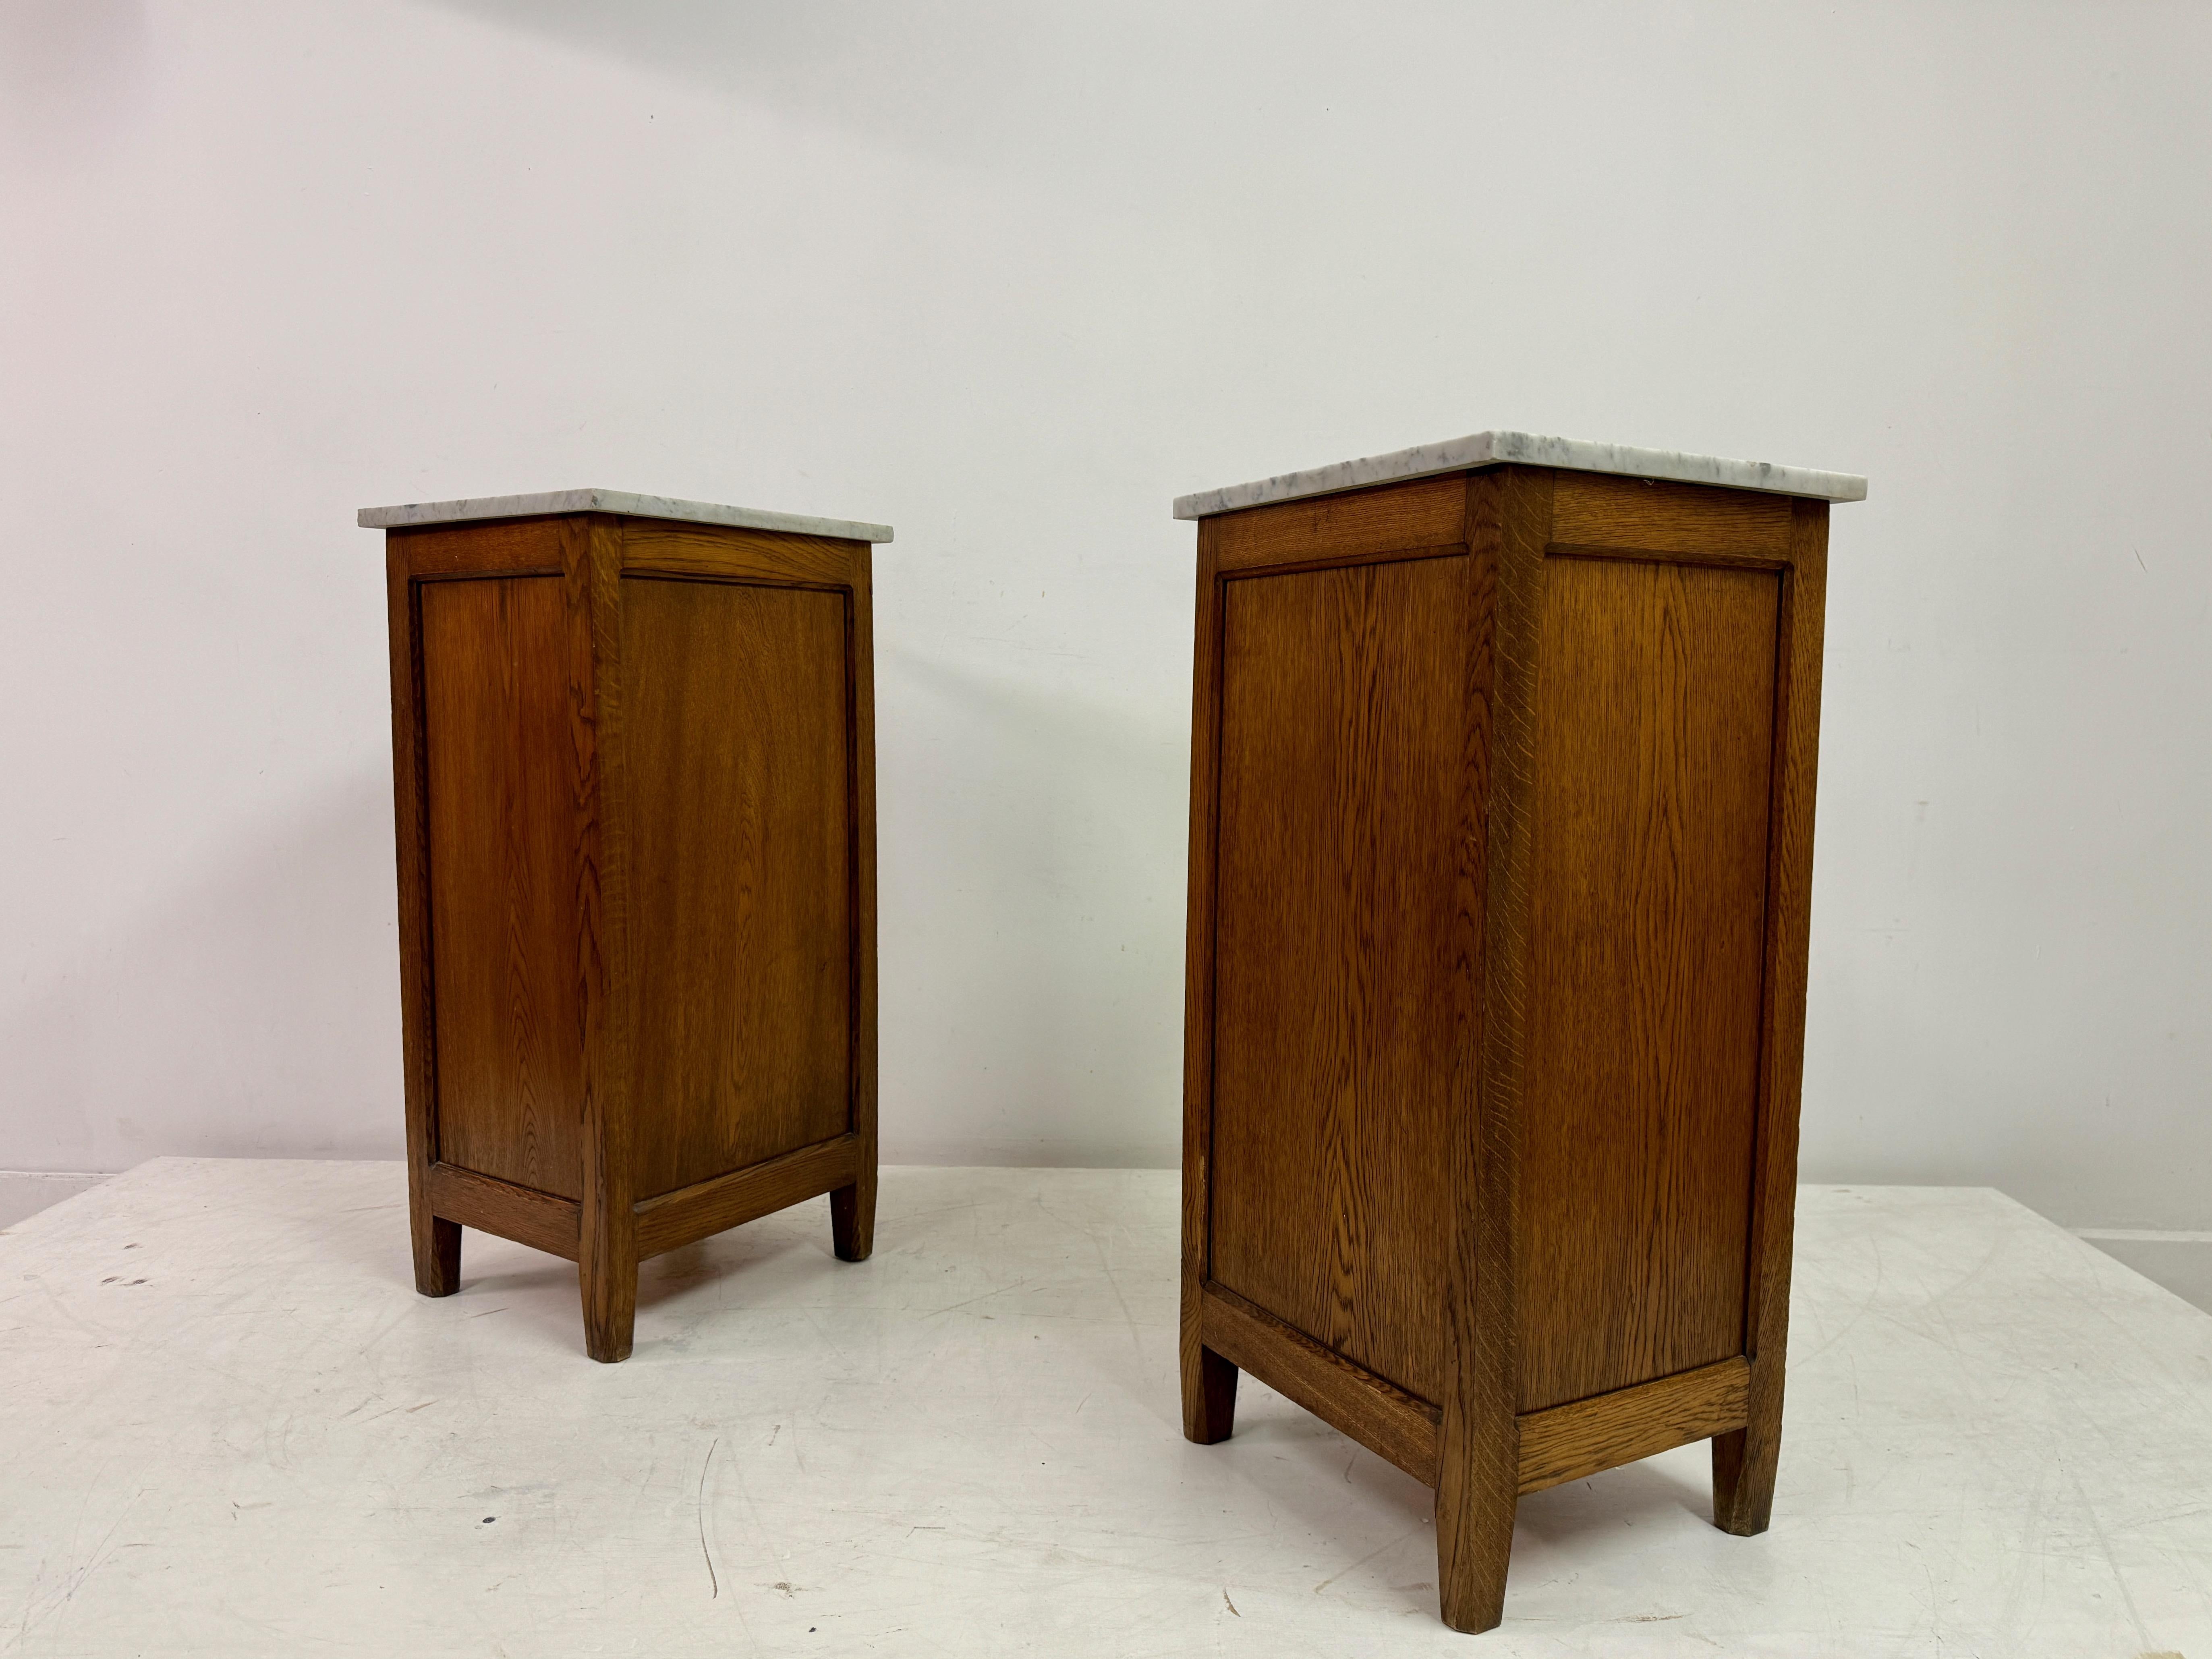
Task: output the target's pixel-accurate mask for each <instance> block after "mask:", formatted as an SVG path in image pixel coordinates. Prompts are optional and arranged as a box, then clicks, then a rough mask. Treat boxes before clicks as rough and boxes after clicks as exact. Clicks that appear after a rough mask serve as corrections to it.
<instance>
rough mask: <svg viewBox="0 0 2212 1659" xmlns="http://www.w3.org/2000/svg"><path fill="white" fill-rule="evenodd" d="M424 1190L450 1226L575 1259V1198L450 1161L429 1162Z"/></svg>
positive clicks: (437, 1211) (436, 1211) (577, 1245)
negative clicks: (483, 1172) (500, 1179)
mask: <svg viewBox="0 0 2212 1659" xmlns="http://www.w3.org/2000/svg"><path fill="white" fill-rule="evenodd" d="M427 1190H428V1194H429V1199H430V1207H431V1209H432V1210H433V1211H434V1212H435V1213H436V1214H437V1215H438V1216H439V1218H441V1219H442V1220H445V1221H446V1222H447V1223H448V1225H452V1226H454V1227H456V1228H459V1227H464V1226H466V1227H474V1228H476V1229H477V1231H480V1232H488V1233H497V1234H498V1235H499V1236H500V1237H501V1238H511V1239H513V1241H514V1242H515V1243H518V1244H527V1245H529V1246H530V1247H531V1249H534V1250H544V1251H546V1252H548V1253H549V1254H550V1255H557V1256H559V1257H561V1258H562V1260H563V1261H575V1260H576V1258H577V1255H578V1251H579V1249H580V1244H579V1228H580V1223H579V1219H578V1217H579V1214H580V1209H581V1206H580V1205H579V1204H578V1203H577V1201H576V1200H574V1199H573V1198H556V1197H555V1196H554V1195H553V1194H550V1193H544V1192H540V1191H538V1189H537V1188H535V1187H518V1186H516V1185H515V1184H514V1183H513V1182H508V1181H499V1180H495V1178H493V1177H492V1176H488V1175H479V1174H477V1172H476V1171H475V1170H464V1169H462V1168H460V1167H459V1165H458V1164H432V1165H431V1166H430V1174H429V1180H428V1184H427Z"/></svg>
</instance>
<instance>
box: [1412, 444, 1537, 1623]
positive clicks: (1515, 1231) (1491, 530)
mask: <svg viewBox="0 0 2212 1659" xmlns="http://www.w3.org/2000/svg"><path fill="white" fill-rule="evenodd" d="M1552 486H1553V474H1551V473H1549V472H1546V471H1537V470H1534V469H1529V468H1521V467H1516V468H1510V469H1505V470H1503V471H1498V472H1493V473H1487V474H1480V475H1477V476H1475V477H1471V478H1469V479H1468V493H1467V504H1466V512H1467V523H1468V529H1467V537H1468V548H1469V553H1470V557H1471V559H1472V561H1473V564H1472V570H1473V580H1472V583H1471V585H1470V592H1469V604H1468V614H1467V623H1466V625H1467V627H1468V633H1469V635H1470V649H1469V659H1468V682H1467V689H1466V699H1467V707H1468V720H1469V724H1470V726H1472V727H1473V728H1474V730H1473V732H1472V733H1471V737H1472V739H1473V741H1474V744H1475V746H1476V749H1477V758H1475V759H1474V760H1472V761H1470V763H1469V779H1468V783H1469V787H1470V789H1471V791H1472V793H1473V794H1474V800H1475V803H1476V814H1475V816H1474V818H1473V820H1472V823H1471V831H1472V834H1473V836H1476V837H1479V840H1477V841H1476V842H1475V844H1474V846H1472V847H1470V848H1468V852H1467V856H1468V858H1469V859H1470V860H1473V861H1474V866H1475V867H1476V868H1477V869H1479V870H1480V881H1481V888H1480V899H1481V914H1480V921H1479V923H1478V926H1477V928H1476V929H1475V930H1474V932H1473V933H1471V934H1470V935H1468V939H1469V945H1470V948H1472V949H1474V950H1476V951H1478V952H1479V954H1477V955H1476V956H1475V957H1474V958H1473V960H1472V963H1471V964H1470V971H1471V972H1473V973H1474V974H1476V975H1479V976H1480V979H1479V985H1480V1002H1479V1004H1478V1006H1477V1012H1476V1014H1475V1017H1474V1019H1473V1020H1472V1021H1471V1022H1470V1024H1469V1028H1468V1032H1467V1038H1468V1041H1471V1042H1473V1043H1474V1045H1476V1046H1475V1055H1476V1062H1477V1065H1478V1067H1479V1069H1478V1072H1477V1075H1476V1079H1475V1085H1474V1099H1473V1102H1472V1110H1471V1111H1468V1110H1464V1109H1463V1110H1462V1112H1461V1114H1460V1115H1458V1116H1457V1117H1455V1121H1454V1133H1453V1138H1452V1141H1451V1147H1450V1154H1449V1164H1447V1166H1446V1168H1447V1170H1449V1178H1450V1181H1451V1188H1452V1190H1453V1191H1454V1193H1455V1195H1456V1200H1455V1202H1456V1211H1455V1215H1454V1217H1453V1222H1454V1226H1453V1230H1452V1234H1451V1237H1452V1241H1453V1250H1452V1255H1451V1257H1450V1263H1449V1274H1448V1278H1447V1281H1446V1288H1445V1304H1444V1311H1445V1319H1446V1324H1447V1330H1448V1332H1449V1340H1450V1347H1449V1354H1448V1361H1449V1365H1448V1370H1447V1376H1446V1383H1445V1389H1444V1393H1443V1400H1442V1401H1441V1405H1442V1412H1441V1415H1440V1420H1439V1424H1438V1449H1437V1507H1436V1522H1437V1611H1438V1613H1439V1614H1440V1615H1441V1617H1442V1618H1443V1621H1444V1623H1446V1624H1447V1625H1449V1626H1451V1627H1452V1628H1453V1629H1455V1630H1461V1631H1471V1632H1472V1631H1486V1630H1491V1629H1493V1628H1495V1627H1496V1626H1497V1625H1498V1623H1499V1621H1500V1620H1503V1618H1504V1606H1505V1578H1506V1570H1507V1565H1508V1562H1509V1559H1510V1556H1511V1553H1512V1548H1513V1523H1514V1519H1515V1516H1516V1509H1517V1490H1518V1484H1519V1476H1520V1430H1519V1423H1518V1420H1517V1419H1516V1415H1515V1397H1516V1379H1517V1376H1518V1368H1519V1352H1520V1350H1519V1344H1520V1333H1521V1322H1520V1306H1521V1300H1520V1298H1521V1278H1520V1241H1521V1229H1520V1225H1519V1218H1520V1204H1521V1198H1520V1191H1521V1184H1520V1183H1521V1158H1522V1154H1521V1142H1522V1112H1523V1109H1524V1103H1525V1100H1526V1096H1527V1077H1526V1072H1527V1026H1528V994H1529V963H1528V952H1529V948H1530V941H1529V926H1528V922H1529V905H1530V889H1531V875H1530V872H1531V867H1532V865H1533V860H1534V853H1533V847H1534V834H1533V829H1532V817H1533V813H1532V802H1533V799H1534V789H1535V780H1536V777H1537V775H1538V768H1539V759H1540V757H1539V756H1538V754H1537V752H1536V747H1535V744H1536V737H1537V722H1536V714H1535V698H1536V677H1535V667H1536V649H1537V641H1538V639H1539V637H1540V632H1541V620H1542V614H1543V577H1544V556H1543V550H1544V547H1545V544H1546V543H1547V541H1548V539H1549V538H1550V533H1551V522H1552Z"/></svg>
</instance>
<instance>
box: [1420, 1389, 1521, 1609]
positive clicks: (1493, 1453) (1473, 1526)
mask: <svg viewBox="0 0 2212 1659" xmlns="http://www.w3.org/2000/svg"><path fill="white" fill-rule="evenodd" d="M1471 1380H1474V1379H1471ZM1470 1392H1474V1393H1476V1395H1477V1398H1476V1399H1475V1400H1474V1401H1470V1403H1471V1404H1475V1405H1478V1406H1479V1405H1480V1403H1482V1402H1481V1400H1480V1390H1479V1389H1478V1390H1471V1391H1470ZM1500 1416H1502V1417H1503V1419H1504V1420H1503V1423H1502V1425H1501V1424H1500V1423H1498V1422H1497V1421H1495V1420H1486V1419H1495V1418H1497V1417H1500ZM1501 1428H1502V1432H1500V1431H1499V1430H1500V1429H1501ZM1438 1437H1439V1443H1440V1444H1439V1455H1438V1457H1437V1612H1438V1613H1440V1614H1441V1615H1442V1616H1443V1621H1444V1623H1446V1624H1447V1625H1449V1626H1451V1627H1452V1628H1453V1629H1454V1630H1457V1631H1468V1632H1477V1631H1486V1630H1495V1629H1497V1628H1498V1621H1499V1620H1502V1619H1503V1618H1504V1616H1505V1569H1506V1564H1507V1562H1508V1561H1509V1560H1510V1559H1511V1557H1512V1554H1513V1517H1514V1513H1515V1511H1516V1510H1517V1508H1518V1507H1519V1505H1520V1492H1521V1475H1520V1469H1521V1451H1520V1437H1519V1435H1518V1433H1517V1432H1516V1430H1515V1426H1514V1423H1513V1419H1512V1417H1511V1416H1510V1413H1482V1412H1462V1411H1455V1410H1453V1409H1452V1407H1450V1406H1449V1405H1447V1406H1446V1407H1445V1410H1444V1416H1443V1423H1442V1424H1440V1425H1438Z"/></svg>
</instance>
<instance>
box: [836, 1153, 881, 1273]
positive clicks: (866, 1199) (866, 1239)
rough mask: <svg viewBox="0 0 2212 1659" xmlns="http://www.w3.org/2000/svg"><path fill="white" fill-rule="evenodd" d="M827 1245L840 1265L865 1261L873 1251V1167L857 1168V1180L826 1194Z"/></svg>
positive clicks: (871, 1164)
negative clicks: (833, 1250)
mask: <svg viewBox="0 0 2212 1659" xmlns="http://www.w3.org/2000/svg"><path fill="white" fill-rule="evenodd" d="M829 1242H830V1243H831V1245H832V1246H833V1247H834V1248H835V1249H836V1252H837V1260H839V1261H866V1260H867V1259H868V1257H869V1256H870V1255H872V1254H874V1251H875V1248H876V1164H875V1160H874V1159H873V1158H869V1159H868V1160H867V1161H866V1163H865V1164H862V1165H861V1167H860V1179H859V1180H858V1181H856V1182H854V1183H853V1184H852V1185H851V1186H849V1187H840V1188H837V1190H836V1191H835V1192H833V1193H831V1194H829Z"/></svg>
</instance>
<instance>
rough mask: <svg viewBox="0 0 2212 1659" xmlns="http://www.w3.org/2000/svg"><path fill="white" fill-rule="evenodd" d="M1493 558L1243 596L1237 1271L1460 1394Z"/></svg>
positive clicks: (1224, 1067)
mask: <svg viewBox="0 0 2212 1659" xmlns="http://www.w3.org/2000/svg"><path fill="white" fill-rule="evenodd" d="M1468 568H1469V560H1468V556H1467V555H1466V554H1464V553H1462V554H1459V555H1457V556H1447V557H1439V558H1429V559H1421V560H1414V561H1406V562H1395V563H1383V564H1368V565H1360V566H1352V567H1346V568H1334V569H1325V570H1316V571H1302V572H1296V573H1292V574H1280V575H1265V576H1256V577H1248V578H1243V579H1238V580H1231V581H1229V582H1227V583H1226V584H1225V591H1224V599H1223V621H1222V628H1223V633H1222V670H1221V726H1220V750H1219V755H1220V761H1219V778H1220V783H1219V830H1218V860H1217V866H1216V867H1217V887H1216V894H1217V898H1216V906H1215V917H1216V921H1215V929H1216V931H1215V938H1214V1047H1213V1054H1214V1060H1213V1079H1212V1164H1211V1170H1212V1180H1211V1203H1212V1261H1211V1273H1212V1278H1214V1279H1217V1280H1218V1281H1219V1282H1220V1283H1221V1284H1222V1285H1225V1286H1226V1287H1227V1288H1229V1289H1230V1290H1231V1291H1235V1292H1237V1294H1238V1295H1239V1296H1242V1297H1244V1298H1245V1299H1246V1300H1248V1301H1249V1302H1252V1303H1254V1304H1256V1305H1258V1306H1259V1307H1261V1308H1262V1309H1264V1310H1267V1312H1269V1313H1272V1314H1273V1315H1275V1316H1277V1317H1279V1318H1280V1319H1282V1320H1284V1321H1285V1322H1288V1323H1290V1324H1291V1325H1293V1326H1295V1327H1297V1328H1298V1329H1299V1330H1302V1331H1304V1332H1305V1333H1306V1334H1308V1335H1310V1336H1311V1337H1313V1338H1315V1339H1316V1340H1318V1341H1320V1342H1322V1343H1323V1344H1325V1345H1327V1346H1329V1347H1331V1348H1334V1349H1335V1350H1336V1351H1337V1352H1340V1353H1342V1354H1344V1355H1345V1356H1346V1357H1347V1358H1351V1359H1352V1360H1355V1361H1356V1362H1358V1364H1362V1365H1364V1366H1365V1367H1367V1368H1368V1369H1369V1370H1372V1371H1374V1372H1376V1373H1377V1374H1379V1375H1380V1376H1384V1377H1387V1378H1388V1379H1389V1380H1390V1381H1391V1382H1393V1383H1396V1384H1397V1385H1399V1386H1400V1387H1401V1388H1402V1389H1407V1391H1409V1392H1411V1393H1413V1394H1415V1395H1420V1396H1421V1397H1423V1398H1425V1399H1428V1400H1435V1399H1437V1398H1438V1397H1439V1396H1440V1391H1441V1389H1442V1384H1443V1307H1444V1302H1443V1297H1444V1294H1445V1290H1446V1283H1445V1275H1446V1267H1447V1259H1446V1246H1447V1241H1448V1239H1449V1237H1450V1235H1451V1231H1452V1229H1451V1228H1450V1227H1449V1225H1447V1218H1446V1216H1445V1214H1444V1206H1445V1203H1446V1197H1447V1195H1446V1194H1445V1191H1444V1185H1445V1183H1444V1182H1443V1181H1442V1180H1440V1179H1439V1178H1438V1177H1439V1172H1440V1171H1441V1170H1443V1168H1444V1166H1445V1162H1446V1152H1447V1143H1446V1133H1445V1132H1446V1114H1447V1109H1448V1104H1449V1081H1450V1079H1451V1076H1452V1072H1453V1066H1452V1058H1453V1056H1452V1045H1453V1042H1454V1041H1455V1022H1454V1012H1455V1009H1457V1008H1458V1007H1460V1006H1463V1000H1462V995H1461V989H1462V987H1461V979H1462V976H1463V975H1467V974H1468V973H1469V972H1470V971H1471V969H1472V964H1471V963H1468V962H1466V961H1464V960H1460V959H1455V948H1454V940H1455V932H1454V928H1455V907H1456V904H1457V902H1458V895H1457V888H1456V885H1455V883H1456V866H1457V860H1458V855H1459V850H1460V842H1461V841H1462V838H1463V837H1464V836H1466V835H1467V834H1468V830H1469V827H1468V825H1467V824H1466V823H1464V822H1463V817H1464V813H1465V810H1466V809H1465V805H1464V802H1465V799H1466V795H1465V788H1464V779H1465V771H1466V756H1465V750H1464V733H1465V721H1466V718H1467V713H1466V684H1467V667H1468V649H1469V642H1468V627H1467V613H1468Z"/></svg>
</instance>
